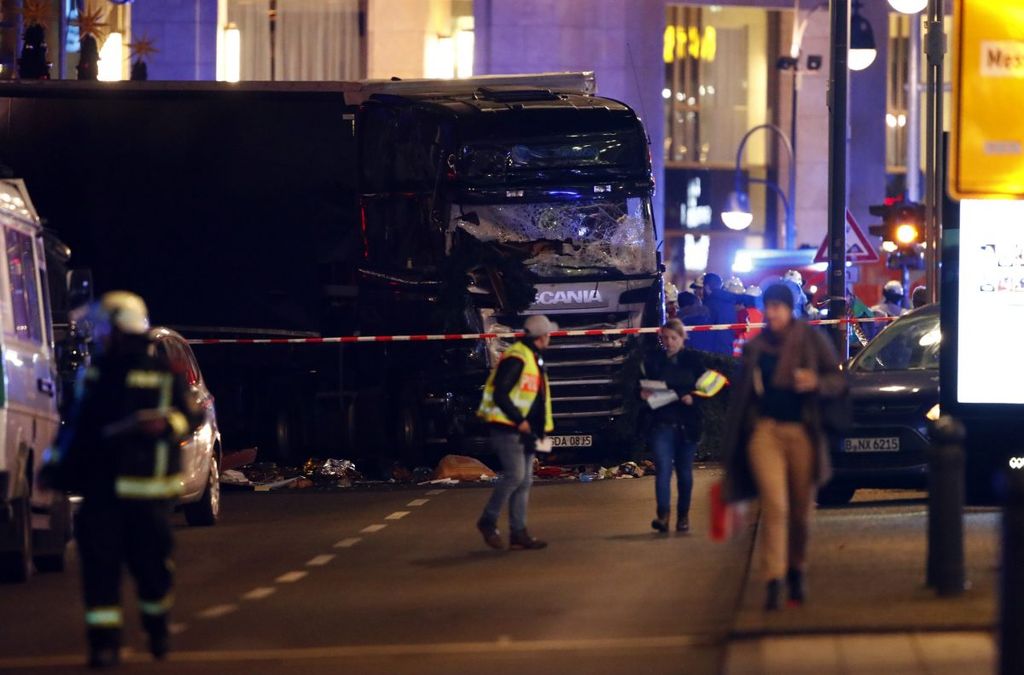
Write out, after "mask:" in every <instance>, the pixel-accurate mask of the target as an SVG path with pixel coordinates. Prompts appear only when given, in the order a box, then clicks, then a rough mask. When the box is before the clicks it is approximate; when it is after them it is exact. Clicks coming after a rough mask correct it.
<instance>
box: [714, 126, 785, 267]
mask: <svg viewBox="0 0 1024 675" xmlns="http://www.w3.org/2000/svg"><path fill="white" fill-rule="evenodd" d="M762 129H767V130H769V131H774V132H775V133H776V134H778V136H779V138H780V139H782V144H783V146H785V148H786V152H787V153H788V154H789V198H788V199H787V197H786V194H785V193H784V192H783V191H782V188H780V187H779V186H778V185H776V184H775V183H773V182H771V181H769V180H764V179H761V178H749V179H747V182H749V183H757V184H760V185H765V186H767V187H769V188H771V189H772V190H774V191H775V193H776V194H777V195H778V196H779V199H780V200H781V201H782V205H783V207H784V208H785V210H786V239H785V241H786V246H785V247H786V248H787V249H793V248H796V222H795V218H794V213H793V209H794V207H795V196H794V195H795V189H796V157H795V156H794V153H793V144H792V143H790V140H789V137H788V136H787V135H786V132H784V131H783V130H782V129H780V128H779V127H777V126H775V125H774V124H759V125H757V126H756V127H754V128H753V129H751V130H750V131H748V132H747V133H746V134H744V135H743V140H741V141H740V147H739V148H738V149H737V150H736V170H735V172H734V173H733V181H734V187H733V193H732V194H730V195H729V200H728V202H727V203H726V209H725V211H724V212H722V222H723V223H724V224H725V226H726V227H728V228H729V229H731V230H744V229H746V228H747V227H750V223H751V222H752V221H753V219H754V217H753V215H752V214H751V212H750V198H749V196H748V194H747V191H746V190H745V189H743V171H742V169H741V168H740V167H741V165H742V163H743V151H744V150H745V149H746V147H747V141H748V140H749V139H750V137H751V136H753V135H754V134H755V133H756V132H758V131H761V130H762Z"/></svg>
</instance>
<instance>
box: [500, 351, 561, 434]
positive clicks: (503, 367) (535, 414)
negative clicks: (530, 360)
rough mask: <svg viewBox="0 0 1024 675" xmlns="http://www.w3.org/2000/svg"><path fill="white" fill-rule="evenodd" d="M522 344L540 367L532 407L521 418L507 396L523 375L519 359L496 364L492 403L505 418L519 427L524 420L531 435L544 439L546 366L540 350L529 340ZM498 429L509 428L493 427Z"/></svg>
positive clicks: (505, 429)
mask: <svg viewBox="0 0 1024 675" xmlns="http://www.w3.org/2000/svg"><path fill="white" fill-rule="evenodd" d="M524 344H525V345H526V346H527V347H529V348H530V351H531V352H533V355H534V356H535V357H537V365H538V366H539V367H540V376H541V382H540V389H539V391H538V392H537V398H536V399H535V400H534V402H533V407H531V408H530V412H529V413H528V414H527V415H526V417H523V414H522V413H521V412H519V408H517V407H516V406H515V405H514V404H513V403H512V399H511V397H510V396H509V394H510V393H511V392H512V390H513V389H514V388H515V386H516V385H517V384H518V383H519V376H520V375H522V374H523V362H522V361H521V360H519V359H504V360H502V361H501V362H500V363H499V364H498V372H497V373H495V375H494V403H495V405H497V406H498V407H499V408H501V412H503V413H505V416H506V417H508V418H509V419H510V420H512V421H513V422H515V423H516V426H518V425H519V423H520V422H522V421H523V420H524V419H525V420H526V421H528V422H529V423H530V428H531V429H532V430H533V435H534V436H537V437H539V438H543V437H544V409H545V405H546V404H545V402H544V397H545V395H546V392H547V387H546V386H545V383H546V382H547V381H548V371H547V366H545V365H544V357H543V356H541V353H540V350H539V349H537V347H536V346H535V345H534V344H533V342H532V341H530V340H525V341H524ZM494 426H496V427H498V428H500V429H501V430H502V431H508V430H509V428H508V427H506V426H503V425H494Z"/></svg>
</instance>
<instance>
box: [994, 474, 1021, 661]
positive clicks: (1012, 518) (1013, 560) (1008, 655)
mask: <svg viewBox="0 0 1024 675" xmlns="http://www.w3.org/2000/svg"><path fill="white" fill-rule="evenodd" d="M1007 487H1008V492H1007V498H1006V506H1005V507H1004V509H1003V550H1002V577H1001V582H1002V584H1001V588H1000V593H999V672H1000V673H1002V675H1018V674H1019V673H1024V641H1022V640H1021V635H1024V468H1020V467H1018V466H1014V465H1011V470H1010V471H1009V484H1008V486H1007Z"/></svg>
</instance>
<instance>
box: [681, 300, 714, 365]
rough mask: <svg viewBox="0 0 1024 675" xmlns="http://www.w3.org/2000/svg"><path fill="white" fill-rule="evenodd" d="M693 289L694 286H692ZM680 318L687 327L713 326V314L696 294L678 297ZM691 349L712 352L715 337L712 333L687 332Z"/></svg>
mask: <svg viewBox="0 0 1024 675" xmlns="http://www.w3.org/2000/svg"><path fill="white" fill-rule="evenodd" d="M691 287H692V284H691ZM678 305H679V314H678V317H677V318H679V319H680V320H681V321H682V322H683V325H685V326H708V325H710V324H711V313H710V312H709V311H708V308H707V307H705V306H704V305H703V304H701V301H700V298H699V297H697V294H696V293H690V292H686V293H680V294H679V296H678ZM687 339H688V341H689V345H690V349H696V350H698V351H702V352H709V351H711V347H712V339H713V336H712V334H711V331H703V332H701V331H693V332H687Z"/></svg>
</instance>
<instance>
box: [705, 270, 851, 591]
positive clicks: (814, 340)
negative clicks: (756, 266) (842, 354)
mask: <svg viewBox="0 0 1024 675" xmlns="http://www.w3.org/2000/svg"><path fill="white" fill-rule="evenodd" d="M793 304H794V303H793V294H792V292H791V291H790V289H789V288H787V287H786V286H784V285H782V284H773V285H772V286H769V287H768V288H767V289H765V292H764V307H765V320H766V322H767V324H768V325H767V328H766V329H765V330H764V331H763V332H762V333H761V334H760V335H758V336H757V337H756V338H754V339H753V340H751V341H750V342H749V343H748V344H747V346H746V347H745V348H744V350H743V359H742V364H741V366H742V367H741V378H740V380H739V382H737V383H736V385H735V386H734V389H733V391H732V397H731V401H730V408H729V413H728V417H727V420H726V426H725V429H726V438H725V444H724V446H723V448H724V450H725V452H726V453H727V454H726V456H727V461H726V479H725V497H726V499H727V500H729V501H742V500H746V499H751V498H753V497H756V496H759V497H760V500H761V527H762V528H763V536H761V538H760V543H759V548H758V557H759V564H760V568H761V574H762V575H763V578H764V579H765V582H766V596H765V609H766V610H769V611H773V610H777V609H779V606H780V604H779V603H780V595H781V591H782V584H783V580H785V582H786V584H787V585H788V587H789V601H790V603H791V604H794V605H800V604H802V603H803V602H804V600H805V589H804V572H805V569H806V565H807V540H808V535H809V525H810V517H811V510H812V507H813V504H814V495H815V490H816V488H817V487H818V486H821V485H823V484H824V483H825V482H826V481H827V480H828V478H829V476H830V473H831V472H830V469H829V455H828V441H827V439H826V435H825V431H824V423H823V418H824V414H823V411H822V404H823V401H825V400H826V399H834V398H841V397H843V396H845V395H846V380H845V378H844V376H843V374H842V372H841V370H840V368H839V359H838V357H837V356H836V353H835V350H834V349H833V348H832V344H831V343H830V342H829V340H828V339H827V338H826V337H825V336H823V335H822V334H821V333H820V332H819V331H816V330H814V329H813V328H812V327H811V326H808V325H807V324H806V323H803V322H801V321H798V320H796V319H794V318H793Z"/></svg>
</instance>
